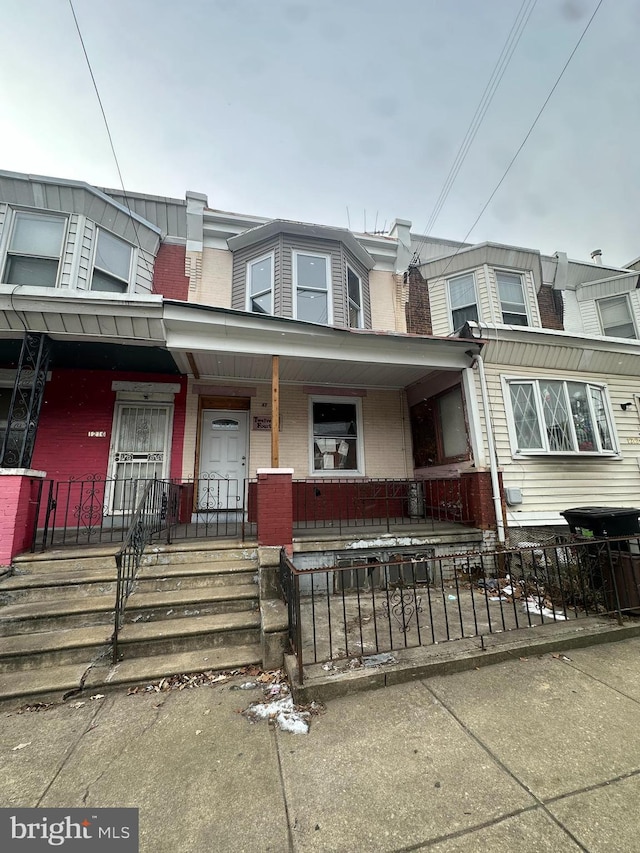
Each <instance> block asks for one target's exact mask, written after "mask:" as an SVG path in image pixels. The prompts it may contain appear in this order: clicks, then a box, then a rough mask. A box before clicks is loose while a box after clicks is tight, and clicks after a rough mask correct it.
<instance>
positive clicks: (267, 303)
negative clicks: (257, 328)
mask: <svg viewBox="0 0 640 853" xmlns="http://www.w3.org/2000/svg"><path fill="white" fill-rule="evenodd" d="M251 310H252V311H254V312H255V313H256V314H272V313H273V312H272V310H271V291H270V290H269V291H268V292H267V293H263V294H262V296H254V297H253V298H252V299H251Z"/></svg>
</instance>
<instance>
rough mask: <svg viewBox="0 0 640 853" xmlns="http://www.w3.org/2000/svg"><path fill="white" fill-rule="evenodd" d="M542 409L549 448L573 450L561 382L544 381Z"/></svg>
mask: <svg viewBox="0 0 640 853" xmlns="http://www.w3.org/2000/svg"><path fill="white" fill-rule="evenodd" d="M541 390H542V410H543V412H544V420H545V424H546V427H547V435H548V437H549V448H550V449H551V450H574V449H575V448H574V446H573V441H572V438H571V427H570V425H569V413H568V411H567V400H566V397H565V390H564V383H563V382H546V383H545V384H544V385H543V387H542V389H541Z"/></svg>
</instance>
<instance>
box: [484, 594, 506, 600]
mask: <svg viewBox="0 0 640 853" xmlns="http://www.w3.org/2000/svg"><path fill="white" fill-rule="evenodd" d="M489 601H509V599H508V598H507V596H506V595H490V596H489Z"/></svg>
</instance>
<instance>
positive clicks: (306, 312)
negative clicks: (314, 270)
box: [297, 290, 329, 323]
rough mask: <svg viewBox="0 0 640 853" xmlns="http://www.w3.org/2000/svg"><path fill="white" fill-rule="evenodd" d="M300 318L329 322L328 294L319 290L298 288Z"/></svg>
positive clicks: (313, 321)
mask: <svg viewBox="0 0 640 853" xmlns="http://www.w3.org/2000/svg"><path fill="white" fill-rule="evenodd" d="M297 317H298V320H307V321H308V322H309V323H328V321H329V317H328V313H327V294H326V293H319V292H318V291H317V290H298V310H297Z"/></svg>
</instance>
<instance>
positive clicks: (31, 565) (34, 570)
mask: <svg viewBox="0 0 640 853" xmlns="http://www.w3.org/2000/svg"><path fill="white" fill-rule="evenodd" d="M120 544H121V543H114V544H113V545H109V546H108V547H104V546H98V547H96V548H84V549H75V548H74V549H64V550H62V549H60V550H51V551H45V552H44V554H21V555H19V556H18V557H14V559H13V565H14V566H15V567H16V569H17V571H18V572H20V573H22V574H41V573H46V572H48V571H85V570H89V571H93V570H95V569H98V570H100V569H113V568H114V566H115V555H116V554H117V552H118V550H119V548H120Z"/></svg>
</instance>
